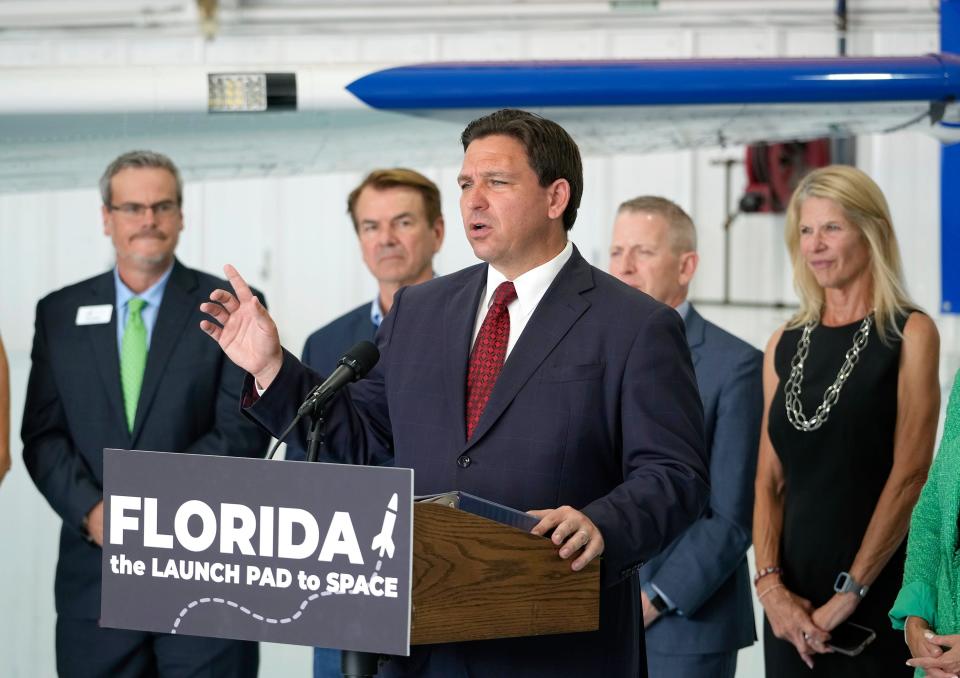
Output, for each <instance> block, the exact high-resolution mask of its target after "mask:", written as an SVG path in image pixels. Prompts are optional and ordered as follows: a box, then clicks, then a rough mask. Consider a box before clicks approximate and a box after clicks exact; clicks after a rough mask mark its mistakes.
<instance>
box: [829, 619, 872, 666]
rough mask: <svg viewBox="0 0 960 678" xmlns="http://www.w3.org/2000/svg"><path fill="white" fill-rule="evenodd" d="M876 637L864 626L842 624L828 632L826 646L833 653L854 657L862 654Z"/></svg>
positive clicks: (848, 623)
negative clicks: (828, 637) (828, 638)
mask: <svg viewBox="0 0 960 678" xmlns="http://www.w3.org/2000/svg"><path fill="white" fill-rule="evenodd" d="M876 637H877V634H876V633H874V631H873V629H868V628H867V627H866V626H860V624H854V623H853V622H843V623H842V624H840V626H838V627H837V628H835V629H833V630H832V631H831V632H830V640H828V641H827V643H826V645H827V647H829V648H830V649H831V650H833V651H834V652H839V653H840V654H845V655H847V656H848V657H856V656H857V655H858V654H860V653H861V652H863V648H865V647H866V646H867V645H869V644H870V643H872V642H873V639H874V638H876Z"/></svg>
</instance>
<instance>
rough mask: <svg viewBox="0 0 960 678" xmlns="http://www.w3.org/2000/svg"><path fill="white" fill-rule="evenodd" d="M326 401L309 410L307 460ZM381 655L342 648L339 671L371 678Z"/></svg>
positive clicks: (316, 450)
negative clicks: (309, 423)
mask: <svg viewBox="0 0 960 678" xmlns="http://www.w3.org/2000/svg"><path fill="white" fill-rule="evenodd" d="M326 410H327V406H326V403H323V404H321V405H320V406H319V407H318V406H316V405H315V406H314V407H312V408H310V410H309V413H308V414H309V416H310V420H311V422H312V423H311V425H310V432H309V433H308V434H307V461H308V462H314V461H316V460H317V458H318V457H319V455H320V453H321V452H322V451H323V447H324V444H325V442H326V441H325V439H324V438H325V436H324V434H325V431H324V424H325V423H326ZM380 661H381V656H380V655H379V654H374V653H372V652H358V651H356V650H342V651H341V652H340V671H341V672H342V673H343V675H344V678H373V676H376V675H377V673H379V671H380Z"/></svg>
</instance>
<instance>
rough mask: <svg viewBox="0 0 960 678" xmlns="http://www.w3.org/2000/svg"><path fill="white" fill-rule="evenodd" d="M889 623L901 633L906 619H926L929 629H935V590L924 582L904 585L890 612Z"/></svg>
mask: <svg viewBox="0 0 960 678" xmlns="http://www.w3.org/2000/svg"><path fill="white" fill-rule="evenodd" d="M889 614H890V623H891V624H892V625H893V628H895V629H897V630H899V631H902V630H903V626H904V624H906V623H907V617H920V618H921V619H926V620H927V624H929V626H930V628H934V629H935V628H936V627H937V619H936V617H937V589H936V587H933V586H931V585H930V584H927V583H926V582H921V581H915V582H913V583H912V584H905V585H904V587H903V588H902V589H900V593H899V594H897V599H896V600H895V601H894V603H893V609H891V610H890V613H889Z"/></svg>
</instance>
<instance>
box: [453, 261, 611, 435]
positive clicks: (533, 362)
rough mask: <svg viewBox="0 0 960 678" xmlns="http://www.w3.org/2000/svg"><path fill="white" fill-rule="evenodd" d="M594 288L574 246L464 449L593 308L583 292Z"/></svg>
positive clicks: (526, 328) (497, 414) (590, 274)
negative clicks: (578, 321)
mask: <svg viewBox="0 0 960 678" xmlns="http://www.w3.org/2000/svg"><path fill="white" fill-rule="evenodd" d="M592 287H593V272H592V271H591V270H590V265H589V264H588V263H587V262H586V261H585V260H584V259H583V257H582V256H580V252H579V251H578V250H577V249H576V248H574V250H573V255H572V256H571V257H570V261H568V262H567V263H566V265H564V267H563V268H562V269H561V270H560V273H559V274H557V277H556V278H555V279H554V281H553V283H552V284H551V285H550V288H549V289H548V290H547V293H546V294H544V295H543V298H542V299H541V300H540V303H539V304H538V305H537V308H536V309H535V310H534V312H533V315H532V316H531V317H530V320H529V322H528V323H527V326H526V327H525V328H524V330H523V333H522V334H521V335H520V338H519V339H518V340H517V344H516V346H514V347H513V350H512V351H511V352H510V355H509V356H507V361H506V362H505V363H504V365H503V370H502V371H501V372H500V376H499V377H498V378H497V383H496V384H494V387H493V392H492V393H491V394H490V400H489V401H488V402H487V407H486V409H484V411H483V414H482V415H481V417H480V421H479V422H478V423H477V428H476V429H475V430H474V432H473V437H472V438H471V439H470V441H469V442H468V443H467V445H466V448H465V449H468V448H470V447H471V446H473V445H474V444H475V443H476V442H477V441H478V440H480V439H481V438H482V437H483V436H484V434H486V432H487V431H489V430H490V428H491V427H492V426H493V424H494V423H495V422H496V421H497V419H499V418H500V416H501V415H502V414H503V412H504V411H505V410H506V409H507V406H508V405H509V404H510V403H511V402H512V401H513V399H514V398H515V397H516V395H517V393H519V391H520V389H521V388H523V386H524V384H526V383H527V381H529V380H530V377H532V376H533V374H534V372H536V371H537V369H538V368H539V367H540V364H541V363H542V362H543V361H544V360H545V359H546V357H547V356H548V355H550V352H551V351H552V350H553V349H554V347H556V345H557V344H558V343H559V342H560V340H561V339H563V337H564V336H565V335H566V334H567V332H568V331H569V330H570V328H571V327H572V326H573V324H574V323H575V322H576V321H577V319H578V318H580V316H581V315H583V313H584V312H585V311H586V310H587V309H588V308H589V307H590V302H588V301H587V300H586V299H584V298H583V297H582V296H581V292H583V291H585V290H588V289H590V288H592ZM474 308H476V306H474ZM464 379H466V376H464ZM461 400H463V398H462V397H461ZM462 408H463V406H462V405H461V410H462Z"/></svg>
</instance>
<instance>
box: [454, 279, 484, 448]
mask: <svg viewBox="0 0 960 678" xmlns="http://www.w3.org/2000/svg"><path fill="white" fill-rule="evenodd" d="M486 281H487V267H486V266H483V265H481V266H477V267H476V271H475V273H474V274H473V275H471V276H470V277H469V278H468V280H467V281H466V282H465V283H464V284H463V286H462V287H460V288H459V289H458V290H456V291H455V292H454V293H453V294H451V295H450V298H449V299H447V306H446V309H445V311H444V314H443V323H444V328H443V334H444V345H445V349H446V350H445V351H444V363H445V364H444V366H443V367H444V369H443V373H444V376H445V379H446V382H445V383H446V391H447V402H448V403H450V406H451V408H452V412H451V414H450V416H451V417H453V418H454V419H453V420H454V421H457V422H458V424H457V425H458V426H459V432H460V434H459V438H460V440H461V441H464V442H465V441H466V439H467V425H466V403H465V401H466V397H467V395H466V394H467V364H468V363H469V360H470V348H471V343H472V341H471V340H472V338H473V325H474V323H475V321H476V318H477V308H478V307H479V304H480V295H481V293H482V292H483V289H484V286H485V284H486Z"/></svg>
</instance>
